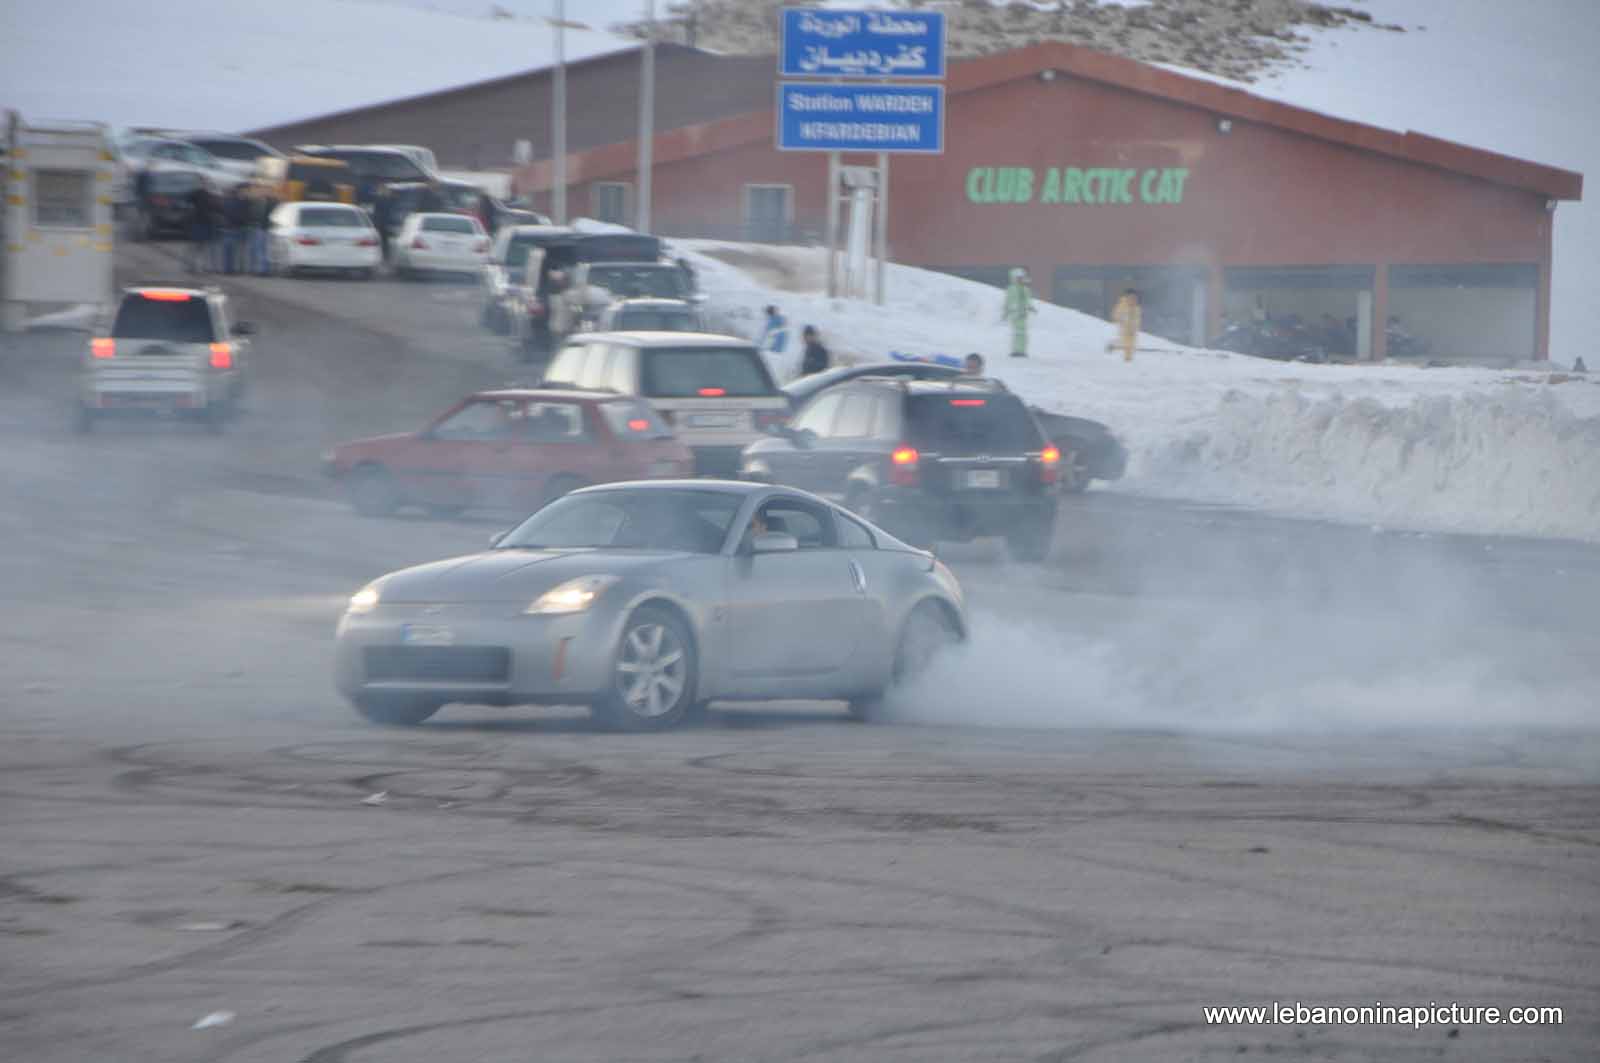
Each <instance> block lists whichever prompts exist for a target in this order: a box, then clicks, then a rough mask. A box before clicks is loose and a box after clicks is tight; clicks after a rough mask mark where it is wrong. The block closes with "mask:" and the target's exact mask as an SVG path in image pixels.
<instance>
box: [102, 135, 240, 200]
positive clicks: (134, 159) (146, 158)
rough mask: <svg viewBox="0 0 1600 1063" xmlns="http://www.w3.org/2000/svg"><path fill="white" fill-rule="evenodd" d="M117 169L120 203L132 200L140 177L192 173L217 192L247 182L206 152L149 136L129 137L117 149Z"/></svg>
mask: <svg viewBox="0 0 1600 1063" xmlns="http://www.w3.org/2000/svg"><path fill="white" fill-rule="evenodd" d="M116 149H117V158H118V166H119V169H120V170H121V176H120V177H119V178H118V179H117V184H118V186H119V187H118V188H117V189H116V192H117V196H118V199H119V200H120V201H121V202H129V201H131V200H132V199H134V198H135V189H136V183H137V180H138V176H139V173H140V172H141V171H145V172H148V173H151V174H155V173H171V172H174V171H176V172H181V173H193V174H198V175H200V176H201V177H204V178H205V179H206V180H208V181H210V182H211V183H212V184H214V185H216V186H217V187H218V188H224V189H225V188H231V187H234V186H236V185H240V184H243V183H244V182H245V181H247V180H249V177H248V175H246V176H244V177H241V176H239V175H238V174H237V173H235V172H234V171H232V170H230V169H229V168H227V167H226V166H224V165H223V164H222V163H221V162H220V161H219V160H218V159H217V157H216V156H214V155H212V154H211V153H210V152H209V151H207V150H205V149H204V148H202V147H199V146H197V145H194V144H190V143H189V142H187V141H184V140H177V139H175V138H173V137H167V136H154V135H148V134H138V133H135V134H131V135H129V136H126V137H124V138H122V140H120V141H119V142H118V143H117V145H116Z"/></svg>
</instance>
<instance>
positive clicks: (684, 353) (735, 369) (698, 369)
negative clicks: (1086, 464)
mask: <svg viewBox="0 0 1600 1063" xmlns="http://www.w3.org/2000/svg"><path fill="white" fill-rule="evenodd" d="M642 353H643V354H644V356H645V357H644V393H645V394H646V395H648V396H650V397H651V398H656V399H685V398H695V397H698V396H701V395H716V396H719V397H727V398H749V397H751V396H755V395H776V394H777V393H778V389H777V388H775V387H774V386H773V384H772V375H771V374H770V373H768V372H767V367H766V364H765V363H763V362H762V361H761V355H760V353H759V352H757V351H756V349H755V348H754V347H657V348H646V349H645V350H644V351H643V352H642Z"/></svg>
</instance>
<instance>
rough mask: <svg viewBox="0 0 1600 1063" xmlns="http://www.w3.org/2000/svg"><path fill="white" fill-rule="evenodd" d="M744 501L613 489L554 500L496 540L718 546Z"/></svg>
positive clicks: (529, 546)
mask: <svg viewBox="0 0 1600 1063" xmlns="http://www.w3.org/2000/svg"><path fill="white" fill-rule="evenodd" d="M742 501H743V497H742V496H741V495H738V494H735V493H733V492H729V491H702V490H696V489H694V488H682V489H672V488H647V489H638V488H635V489H631V490H630V489H627V488H617V489H613V490H607V491H583V492H580V493H577V494H571V495H567V496H566V497H564V498H561V499H558V500H556V501H554V502H552V503H550V504H549V505H548V506H545V507H544V508H543V509H541V510H540V511H539V512H537V513H535V514H534V515H533V516H531V517H529V518H528V519H527V520H526V521H524V522H523V523H522V524H521V525H520V526H519V527H518V528H516V529H515V530H514V531H512V532H511V533H510V534H509V535H507V536H506V537H505V538H504V539H502V540H501V541H500V544H499V549H502V550H507V549H511V550H540V549H552V550H555V549H559V550H576V549H590V550H672V551H684V552H688V553H694V554H714V553H717V552H719V551H720V550H721V549H722V544H723V542H724V541H725V540H726V539H727V537H728V529H729V528H730V527H731V526H732V525H733V518H734V515H735V514H736V513H737V512H738V510H739V505H740V503H741V502H742Z"/></svg>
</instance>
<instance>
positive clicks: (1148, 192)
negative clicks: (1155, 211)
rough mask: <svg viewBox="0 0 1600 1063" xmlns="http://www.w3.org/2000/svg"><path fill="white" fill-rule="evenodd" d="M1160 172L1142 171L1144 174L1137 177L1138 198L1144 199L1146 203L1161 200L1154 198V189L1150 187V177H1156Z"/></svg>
mask: <svg viewBox="0 0 1600 1063" xmlns="http://www.w3.org/2000/svg"><path fill="white" fill-rule="evenodd" d="M1160 174H1161V171H1160V170H1146V171H1145V172H1144V176H1142V177H1140V178H1139V198H1140V199H1142V200H1144V201H1145V202H1146V203H1159V202H1161V201H1160V200H1159V199H1157V198H1156V193H1155V190H1154V189H1152V188H1151V187H1150V179H1151V178H1152V177H1158V176H1160Z"/></svg>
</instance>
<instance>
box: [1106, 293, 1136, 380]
mask: <svg viewBox="0 0 1600 1063" xmlns="http://www.w3.org/2000/svg"><path fill="white" fill-rule="evenodd" d="M1143 318H1144V313H1143V311H1142V310H1140V308H1139V291H1138V289H1136V288H1127V289H1124V290H1123V293H1122V295H1121V297H1120V298H1118V299H1117V304H1116V305H1115V306H1113V307H1112V308H1111V320H1112V321H1114V322H1116V324H1117V338H1116V341H1115V342H1113V343H1109V344H1107V345H1106V349H1107V350H1111V349H1112V348H1114V347H1121V348H1122V360H1123V361H1124V362H1131V361H1133V349H1134V347H1135V346H1136V345H1137V344H1138V342H1139V327H1140V325H1141V323H1142V321H1143Z"/></svg>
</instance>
